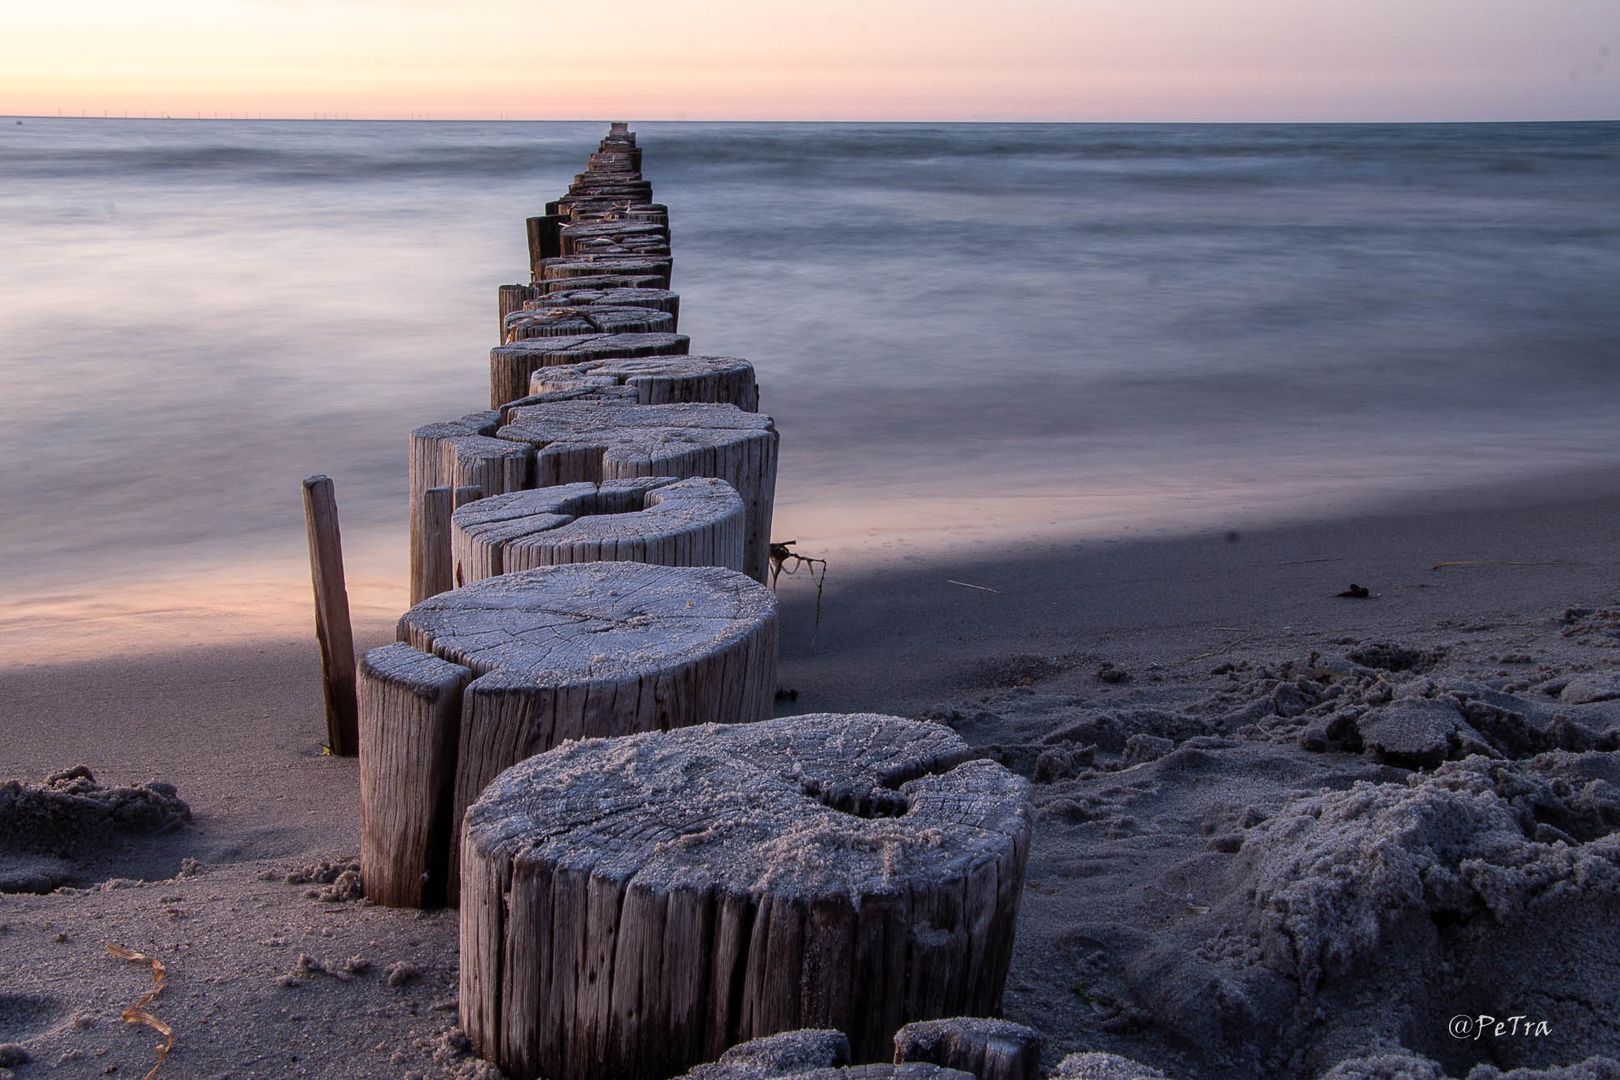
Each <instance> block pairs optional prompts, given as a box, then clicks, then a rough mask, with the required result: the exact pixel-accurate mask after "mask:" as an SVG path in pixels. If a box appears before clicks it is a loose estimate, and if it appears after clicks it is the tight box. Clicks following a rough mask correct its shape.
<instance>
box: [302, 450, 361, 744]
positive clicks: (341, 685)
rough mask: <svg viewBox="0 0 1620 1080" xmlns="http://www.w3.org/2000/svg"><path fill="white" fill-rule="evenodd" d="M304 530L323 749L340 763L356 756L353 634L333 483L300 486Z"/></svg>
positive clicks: (317, 480) (320, 480) (314, 480)
mask: <svg viewBox="0 0 1620 1080" xmlns="http://www.w3.org/2000/svg"><path fill="white" fill-rule="evenodd" d="M304 527H305V531H306V532H307V533H308V536H309V572H310V577H311V578H312V579H313V581H314V585H315V638H316V640H317V641H319V642H320V646H321V692H322V696H323V697H324V698H325V701H326V746H327V749H328V750H329V751H330V752H331V753H333V754H337V755H341V756H344V757H348V756H351V755H353V754H355V753H357V752H359V748H360V739H359V733H358V725H359V709H358V707H357V706H356V704H355V690H354V630H353V627H351V626H350V624H349V590H348V586H347V585H346V584H345V583H344V580H343V537H342V534H341V533H340V532H339V530H338V509H337V494H336V493H335V491H334V490H333V487H332V479H331V477H328V476H325V475H324V474H323V475H316V476H311V477H309V478H308V479H306V480H305V481H304Z"/></svg>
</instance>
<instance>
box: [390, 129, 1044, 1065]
mask: <svg viewBox="0 0 1620 1080" xmlns="http://www.w3.org/2000/svg"><path fill="white" fill-rule="evenodd" d="M641 157H642V152H641V148H640V147H639V146H637V145H636V140H635V136H634V135H633V134H631V133H630V132H629V131H628V129H627V128H626V127H625V126H624V125H622V124H615V125H614V126H613V129H612V131H610V133H609V134H608V136H607V137H606V138H605V139H603V140H602V142H601V144H600V146H599V147H598V149H597V151H596V152H595V153H593V154H591V155H590V158H589V161H588V163H587V166H586V171H585V172H583V173H581V174H579V175H578V176H576V177H575V178H574V180H573V183H572V184H570V186H569V189H568V191H567V192H566V193H565V194H564V195H563V196H562V197H561V198H559V199H557V200H555V201H553V202H550V203H548V204H546V208H545V213H544V214H541V215H538V216H536V217H532V218H529V219H528V221H527V223H526V225H527V236H528V246H529V274H528V278H529V280H528V281H526V282H523V283H521V284H511V285H503V286H500V288H499V290H498V303H497V313H498V319H499V336H498V339H497V344H496V345H495V346H494V348H493V349H492V350H491V352H490V357H489V408H487V409H481V410H474V411H471V412H467V413H464V414H462V415H459V416H456V417H454V418H452V419H447V420H442V421H438V422H435V423H430V424H425V425H422V426H420V427H418V428H416V429H415V430H414V431H412V432H411V434H410V438H409V440H408V466H407V468H408V488H409V500H408V513H409V519H410V540H411V568H410V579H411V580H410V584H411V602H412V605H413V606H412V607H411V609H410V610H409V611H408V612H406V613H405V615H404V616H403V617H402V619H401V620H400V623H399V641H398V642H397V643H395V644H392V645H387V646H384V647H382V648H379V649H374V650H372V651H371V652H369V653H367V654H366V656H365V657H364V658H363V661H362V663H361V664H360V666H359V716H360V725H359V727H360V732H359V744H360V759H361V760H360V778H361V780H360V809H361V837H362V839H361V845H362V850H361V867H362V876H363V878H364V881H365V888H366V894H367V896H368V897H369V898H370V899H372V900H373V901H375V902H377V903H380V904H386V905H392V906H402V907H426V906H435V905H440V904H452V905H454V904H458V903H459V905H460V906H461V909H462V910H461V939H460V940H461V954H462V956H461V993H460V1014H461V1022H462V1026H463V1027H464V1028H465V1029H466V1031H467V1033H468V1036H469V1038H470V1039H471V1041H472V1044H473V1047H474V1049H475V1050H476V1051H477V1053H478V1054H479V1055H481V1056H482V1057H485V1058H487V1059H489V1060H491V1061H494V1062H496V1063H497V1064H499V1065H500V1066H501V1067H502V1068H503V1069H504V1070H505V1071H506V1072H507V1074H508V1075H511V1076H514V1077H538V1076H541V1075H548V1076H552V1077H558V1076H570V1077H577V1078H580V1080H591V1078H602V1080H663V1078H666V1077H669V1076H672V1075H676V1074H678V1073H680V1072H682V1071H684V1070H686V1069H688V1068H691V1067H692V1066H695V1065H699V1064H700V1063H701V1062H703V1061H706V1060H712V1059H713V1058H715V1057H716V1056H718V1055H720V1054H721V1053H722V1052H724V1051H725V1050H726V1049H727V1048H728V1047H731V1046H734V1045H736V1044H738V1043H742V1042H745V1041H747V1040H750V1039H758V1038H760V1037H762V1036H769V1035H772V1034H773V1033H776V1032H783V1031H789V1030H793V1029H799V1028H809V1027H821V1028H836V1029H837V1030H838V1031H839V1032H842V1033H843V1035H842V1036H840V1037H841V1038H843V1039H844V1040H845V1042H844V1044H843V1045H845V1046H846V1047H852V1048H853V1053H854V1054H855V1056H856V1058H857V1059H858V1060H864V1061H872V1060H878V1059H880V1058H882V1057H884V1056H886V1055H887V1053H888V1047H889V1046H890V1044H891V1041H892V1040H893V1038H894V1036H895V1032H896V1031H897V1030H899V1029H900V1028H901V1027H902V1026H903V1025H906V1024H908V1023H911V1022H913V1021H922V1020H933V1019H940V1018H945V1017H951V1016H957V1015H959V1014H973V1015H981V1016H983V1015H993V1014H994V1013H995V1012H996V1011H997V1010H998V1009H999V1007H1000V1001H1001V993H1002V985H1003V982H1004V980H1005V977H1006V973H1007V966H1008V963H1009V961H1010V957H1011V950H1012V938H1013V926H1014V923H1015V920H1016V915H1017V910H1018V902H1019V897H1020V893H1021V890H1022V887H1023V875H1024V864H1025V861H1026V858H1027V854H1028V849H1029V832H1030V818H1031V813H1030V806H1029V802H1028V790H1027V785H1026V784H1025V783H1024V781H1022V780H1020V779H1019V778H1018V777H1016V776H1014V775H1013V774H1012V773H1010V772H1008V771H1007V770H1006V769H1005V768H1003V767H1001V766H1000V765H996V764H993V763H990V762H987V761H982V760H972V758H973V754H972V753H971V752H970V751H969V749H968V748H967V746H966V744H964V743H963V742H962V740H961V739H960V738H958V737H957V736H955V735H954V734H953V733H951V732H949V731H948V730H946V729H943V728H939V727H936V726H935V725H932V724H926V723H920V722H917V721H910V720H904V719H900V718H897V717H886V716H876V715H865V714H861V715H832V714H824V715H818V716H811V717H792V718H784V719H779V720H772V719H770V714H771V710H772V704H773V698H774V694H775V690H776V651H777V621H776V603H775V597H774V595H773V593H772V592H771V591H770V589H769V588H767V587H766V585H767V582H768V581H769V576H770V575H769V571H770V557H771V556H770V553H771V547H772V545H771V534H770V528H771V518H772V512H773V507H774V503H775V492H776V476H777V460H778V448H779V441H780V440H779V436H778V433H777V430H776V425H775V422H774V421H773V420H772V419H771V417H769V416H768V415H765V414H763V413H761V412H760V411H759V402H760V394H759V385H758V382H757V380H756V377H755V371H754V367H753V365H752V364H751V363H750V362H749V361H747V360H744V359H741V358H737V357H727V356H713V355H706V354H694V353H693V352H692V351H691V347H690V342H689V341H688V339H687V338H686V337H685V336H684V335H682V334H680V333H679V332H678V320H679V317H680V297H679V296H678V295H677V294H676V293H675V292H673V291H672V290H671V288H670V283H671V281H670V279H671V274H672V272H673V268H674V259H673V254H672V247H671V231H670V221H669V211H668V208H667V207H665V206H664V205H663V204H660V203H656V202H653V201H652V185H651V183H650V182H648V181H647V180H646V179H645V178H644V177H643V176H642V174H641ZM930 1030H932V1029H930ZM968 1030H970V1029H968V1028H961V1029H960V1030H959V1029H958V1028H951V1029H949V1031H948V1032H946V1033H945V1034H943V1035H939V1036H937V1037H935V1036H934V1035H930V1036H929V1037H928V1039H927V1040H922V1039H921V1037H920V1036H919V1038H918V1040H914V1041H916V1042H917V1045H918V1046H919V1047H922V1046H925V1044H926V1052H927V1054H932V1055H934V1056H933V1057H919V1058H915V1059H912V1060H916V1061H919V1062H920V1061H939V1062H940V1066H938V1067H937V1068H938V1070H939V1075H941V1076H943V1075H946V1074H947V1072H948V1069H946V1068H944V1066H945V1064H946V1061H947V1059H948V1061H949V1063H950V1064H951V1065H953V1066H956V1065H958V1063H961V1062H970V1061H971V1062H978V1063H980V1064H982V1065H983V1069H982V1070H981V1071H983V1072H984V1076H985V1078H986V1080H990V1078H991V1077H992V1076H993V1077H995V1080H1002V1078H1003V1077H1005V1076H1010V1075H1012V1073H1010V1072H1008V1071H1007V1069H1006V1068H1002V1070H1001V1071H1000V1072H995V1071H994V1070H992V1069H991V1068H990V1066H989V1064H984V1063H989V1062H993V1061H1002V1060H1004V1059H1006V1060H1010V1059H1008V1053H1010V1052H1011V1051H1005V1049H1004V1048H1003V1047H1002V1046H1001V1044H1000V1043H996V1044H995V1045H994V1046H992V1047H991V1048H990V1049H989V1050H986V1049H985V1048H984V1047H983V1046H981V1045H980V1042H982V1040H980V1042H974V1041H973V1040H972V1039H970V1038H968V1037H967V1036H966V1035H963V1034H961V1032H965V1031H968ZM971 1030H972V1031H974V1032H978V1031H980V1030H981V1029H979V1028H972V1029H971ZM984 1030H990V1029H984ZM996 1030H998V1031H999V1029H996ZM947 1035H948V1036H949V1038H947ZM998 1037H999V1036H998ZM975 1038H977V1036H975ZM908 1045H909V1044H908ZM1027 1057H1028V1055H1027V1053H1026V1054H1024V1055H1023V1057H1021V1058H1019V1061H1020V1062H1021V1061H1022V1060H1023V1059H1024V1058H1027ZM1020 1067H1021V1066H1020ZM930 1068H936V1067H935V1066H924V1065H921V1064H918V1065H915V1066H913V1065H909V1064H908V1065H904V1066H896V1068H895V1070H892V1075H896V1076H898V1075H902V1074H904V1075H912V1073H913V1072H915V1073H916V1074H917V1075H919V1076H920V1075H922V1071H919V1070H926V1069H930ZM906 1070H911V1071H909V1072H908V1071H906Z"/></svg>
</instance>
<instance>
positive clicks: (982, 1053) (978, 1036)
mask: <svg viewBox="0 0 1620 1080" xmlns="http://www.w3.org/2000/svg"><path fill="white" fill-rule="evenodd" d="M1042 1045H1043V1040H1042V1039H1041V1036H1040V1034H1039V1033H1038V1032H1036V1031H1035V1030H1034V1029H1032V1028H1027V1027H1024V1026H1023V1025H1022V1024H1014V1023H1012V1022H1011V1021H1009V1020H994V1019H981V1018H977V1017H961V1016H958V1017H955V1018H953V1019H950V1020H920V1021H917V1022H916V1023H911V1024H907V1025H906V1026H905V1027H903V1028H901V1029H900V1030H899V1031H898V1032H896V1033H895V1036H894V1060H895V1061H896V1063H898V1062H902V1061H926V1062H931V1063H932V1064H935V1065H944V1066H946V1067H948V1068H952V1069H960V1070H962V1071H963V1072H965V1073H970V1074H972V1075H973V1076H975V1077H977V1078H978V1080H1039V1077H1040V1075H1041V1049H1042Z"/></svg>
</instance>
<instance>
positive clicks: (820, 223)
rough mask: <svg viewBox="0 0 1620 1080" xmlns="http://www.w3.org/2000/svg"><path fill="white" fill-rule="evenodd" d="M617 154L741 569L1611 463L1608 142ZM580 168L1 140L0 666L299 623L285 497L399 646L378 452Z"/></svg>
mask: <svg viewBox="0 0 1620 1080" xmlns="http://www.w3.org/2000/svg"><path fill="white" fill-rule="evenodd" d="M634 127H635V129H636V130H637V131H638V133H639V137H640V143H641V145H642V147H643V148H644V153H645V163H644V172H645V174H646V175H647V177H648V178H649V179H650V180H651V181H652V182H653V185H654V189H655V193H656V197H657V198H658V200H659V201H662V202H664V203H667V204H668V205H669V208H670V218H671V226H672V231H673V244H674V251H675V269H674V281H673V287H674V288H675V289H676V290H677V291H679V292H680V293H681V294H682V309H681V331H682V332H683V333H686V334H688V335H690V337H691V339H692V349H693V351H694V352H701V353H710V354H722V355H732V356H742V357H746V358H748V359H750V360H751V361H753V363H754V365H755V366H756V368H757V370H758V373H759V379H760V382H761V386H762V391H763V393H762V409H763V411H766V412H768V413H770V414H771V415H772V416H774V417H775V418H776V421H777V425H778V427H779V429H780V431H781V433H782V458H781V462H782V463H781V472H780V476H779V479H778V502H777V519H776V527H775V530H774V532H775V534H776V537H777V538H778V539H781V540H792V541H795V542H796V544H797V548H798V549H799V550H801V551H805V552H807V553H809V554H815V555H821V556H825V557H828V558H829V559H830V560H832V565H833V566H835V567H842V568H853V567H857V566H866V567H868V568H870V569H871V570H872V572H881V569H882V567H883V566H885V565H887V564H888V563H889V562H892V561H894V560H897V559H913V560H914V559H917V558H927V557H932V556H933V555H936V554H938V553H941V552H957V553H960V552H965V551H993V550H995V549H997V548H1018V547H1024V546H1028V545H1033V544H1043V543H1061V542H1064V541H1066V540H1069V539H1076V540H1084V539H1088V538H1089V539H1097V538H1131V537H1141V536H1150V535H1165V534H1171V533H1178V532H1190V531H1200V530H1227V529H1249V528H1260V527H1264V526H1265V525H1266V524H1268V523H1276V522H1286V521H1293V520H1300V519H1307V518H1319V517H1322V516H1324V515H1327V516H1330V515H1333V514H1338V513H1345V512H1350V511H1353V510H1356V509H1358V508H1362V507H1367V506H1371V505H1374V504H1377V503H1379V502H1380V501H1383V500H1388V499H1391V498H1395V497H1411V496H1418V497H1422V496H1423V495H1424V494H1425V493H1429V492H1441V491H1450V490H1453V489H1459V488H1472V487H1479V488H1481V489H1488V488H1489V487H1490V486H1491V485H1493V484H1498V483H1500V482H1503V481H1510V480H1512V481H1531V482H1534V481H1536V480H1538V479H1541V478H1547V479H1549V480H1551V479H1554V478H1558V477H1564V476H1570V475H1575V474H1579V473H1581V472H1582V471H1583V470H1591V469H1603V468H1609V467H1613V466H1615V465H1617V464H1620V124H1613V123H1566V124H1403V125H1371V124H1369V125H1246V124H1222V125H1163V124H1154V125H1118V124H1072V125H1067V124H1065V125H1059V124H1031V125H1019V124H764V123H760V124H753V123H724V124H721V123H642V124H635V125H634ZM605 131H606V124H605V122H602V123H597V122H590V123H528V122H503V123H496V122H489V123H474V122H460V123H455V122H358V121H282V120H253V121H249V120H234V121H230V120H221V121H211V120H179V119H174V120H163V119H146V120H134V119H85V118H71V119H70V118H56V117H51V118H36V117H21V118H16V117H9V118H4V119H3V120H0V575H3V588H0V630H4V631H5V632H6V634H7V636H8V639H9V640H10V641H11V642H17V643H21V645H20V646H19V647H23V648H24V651H25V652H26V645H27V643H28V642H30V641H37V642H49V643H50V645H49V649H48V650H46V652H47V653H48V655H46V658H47V659H49V658H50V656H62V655H68V654H70V653H72V654H75V655H76V654H78V653H80V652H83V651H84V650H97V649H109V650H112V651H118V650H120V649H123V650H128V649H140V648H150V647H156V645H157V644H158V643H162V642H170V643H180V644H187V643H190V644H196V643H208V642H210V641H214V640H219V639H222V638H223V637H226V636H230V635H232V634H234V635H237V636H249V637H251V636H252V635H253V634H256V633H262V632H267V630H269V629H274V630H278V631H279V630H282V629H286V628H289V627H299V628H303V627H307V623H308V618H309V616H308V588H309V586H308V568H307V562H306V556H305V547H304V545H305V537H304V529H303V523H302V516H301V515H302V509H301V493H300V481H301V480H302V479H303V478H304V477H305V476H307V475H310V474H313V473H326V474H329V475H330V476H332V477H333V479H334V481H335V483H336V486H337V496H338V501H339V506H340V510H341V514H342V526H343V533H344V541H345V545H346V549H347V552H348V560H349V571H348V572H349V580H350V588H351V593H352V594H353V599H354V603H355V606H356V611H357V616H360V617H375V618H377V619H383V618H387V619H392V618H393V617H394V616H396V615H397V614H398V612H399V611H400V610H401V609H402V608H403V605H404V603H405V570H404V567H405V557H404V552H405V510H404V508H405V435H406V432H407V431H408V430H409V429H410V428H411V427H413V426H415V425H417V424H421V423H424V422H427V421H431V420H436V419H442V418H447V417H452V416H456V415H459V414H462V413H464V412H467V411H470V410H473V409H477V408H481V407H484V406H485V404H486V398H487V389H486V388H487V381H486V380H487V350H488V349H489V348H490V347H491V346H492V345H493V344H495V343H496V336H497V325H496V300H495V294H496V287H497V286H498V285H500V284H502V283H506V282H514V281H520V280H523V279H524V278H525V276H526V268H527V256H526V246H525V241H524V225H523V219H524V218H525V217H527V216H529V215H533V214H537V213H541V212H543V206H544V203H545V202H546V201H547V200H548V199H551V198H555V197H556V196H557V195H559V194H560V193H561V192H562V190H563V189H564V188H565V186H566V185H567V184H568V182H569V180H570V178H571V177H572V175H573V174H574V173H576V172H578V171H580V170H581V169H582V168H583V163H584V161H585V157H586V155H587V153H589V151H590V150H591V149H592V148H593V147H594V145H595V143H596V141H597V140H598V139H599V138H600V137H601V135H602V134H603V133H605ZM210 619H212V620H213V621H209V620H210ZM131 620H134V621H133V622H132V621H131ZM220 620H224V622H223V623H221V622H220ZM278 620H279V621H278ZM222 627H223V629H222Z"/></svg>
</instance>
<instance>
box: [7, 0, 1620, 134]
mask: <svg viewBox="0 0 1620 1080" xmlns="http://www.w3.org/2000/svg"><path fill="white" fill-rule="evenodd" d="M8 7H9V8H10V10H8V11H7V12H6V13H5V15H4V22H3V26H0V28H3V33H0V113H5V114H8V115H55V114H56V113H57V112H58V111H60V112H62V113H63V114H66V115H77V114H78V113H79V112H81V111H83V112H85V113H88V114H91V115H101V114H103V113H107V114H111V115H123V114H125V113H126V112H127V113H128V114H130V115H143V114H144V115H158V116H162V115H171V116H176V117H185V116H194V115H198V114H200V115H203V116H213V115H215V114H216V113H217V114H219V115H221V116H224V115H232V114H234V115H237V116H258V115H264V116H289V117H308V116H311V115H315V114H322V115H349V116H354V117H361V116H365V117H378V118H407V117H420V116H424V115H430V116H432V117H434V118H444V119H451V118H495V117H500V116H504V117H507V118H511V119H568V118H600V117H605V116H608V115H610V114H611V115H617V116H625V117H630V118H635V119H643V120H653V119H693V120H698V119H773V120H810V119H844V120H881V119H915V120H1018V119H1027V120H1198V119H1210V120H1237V119H1253V120H1285V119H1322V120H1343V119H1392V120H1400V119H1462V120H1466V119H1493V118H1500V119H1533V118H1545V119H1578V118H1612V117H1615V116H1616V115H1620V5H1617V4H1614V3H1613V2H1612V0H1564V2H1562V3H1560V4H1558V5H1549V4H1547V3H1546V2H1545V0H1424V3H1422V4H1418V5H1414V4H1410V3H1409V2H1407V0H1355V2H1351V0H1310V2H1309V3H1306V4H1301V3H1299V0H1229V2H1227V3H1224V4H1211V3H1209V2H1208V0H1002V2H1000V3H997V4H994V5H987V4H983V3H980V2H971V3H970V2H966V0H933V2H923V0H866V2H864V3H863V2H856V0H824V2H823V3H820V4H818V5H816V6H814V7H794V8H791V9H790V8H786V7H785V6H769V5H749V4H743V3H741V2H740V0H695V2H690V3H685V4H668V3H656V4H655V3H652V2H650V0H619V2H618V3H615V4H614V5H613V7H612V12H613V19H614V24H613V31H614V33H613V37H612V46H611V48H608V47H606V46H604V45H602V44H601V43H600V42H599V40H598V39H597V38H595V37H594V36H593V34H592V31H591V24H590V20H587V26H586V28H584V29H581V30H577V31H575V30H570V29H568V28H567V22H568V20H567V19H565V18H564V17H562V16H559V15H555V14H549V13H548V12H547V10H546V9H545V8H544V7H540V6H536V5H529V4H519V3H513V2H510V0H464V2H463V3H462V4H461V5H459V6H457V7H455V8H454V9H453V10H452V8H451V6H450V5H441V4H438V3H432V4H430V3H426V2H424V0H397V2H393V3H386V2H384V0H331V2H327V3H317V2H313V0H212V2H204V0H161V2H159V3H157V4H154V5H130V4H127V3H115V2H113V0H49V2H47V0H20V2H17V3H13V4H12V5H8ZM626 28H631V29H628V30H627V29H626Z"/></svg>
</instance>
